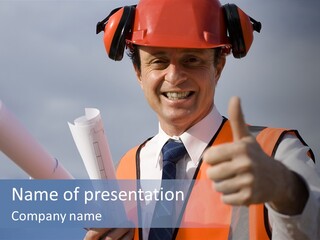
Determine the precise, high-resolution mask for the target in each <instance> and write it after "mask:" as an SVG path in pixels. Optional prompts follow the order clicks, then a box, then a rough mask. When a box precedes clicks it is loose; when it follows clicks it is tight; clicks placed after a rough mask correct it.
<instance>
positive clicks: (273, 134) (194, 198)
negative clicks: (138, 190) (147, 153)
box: [117, 120, 306, 240]
mask: <svg viewBox="0 0 320 240" xmlns="http://www.w3.org/2000/svg"><path fill="white" fill-rule="evenodd" d="M249 129H251V130H252V131H251V132H252V134H253V135H255V136H256V139H257V141H258V142H259V144H260V145H261V147H262V149H263V150H264V151H265V152H266V153H267V154H268V155H269V156H273V154H274V153H275V150H276V148H277V146H278V144H279V142H280V140H281V138H282V137H283V136H284V135H285V134H286V133H291V134H295V135H297V137H298V138H300V137H299V134H298V133H297V132H296V131H294V130H286V129H273V128H272V129H271V128H259V127H258V128H256V127H249ZM256 132H257V134H256ZM147 141H148V140H147ZM147 141H146V142H147ZM231 141H232V132H231V127H230V124H229V121H228V120H226V121H224V123H223V124H222V126H221V127H220V129H219V131H218V132H217V133H216V135H215V136H214V137H213V139H212V141H211V142H210V144H209V146H210V145H212V146H215V145H218V144H223V143H227V142H231ZM302 142H303V141H302ZM303 143H304V142H303ZM143 145H144V144H141V145H140V146H139V147H135V148H133V149H131V150H130V151H129V152H128V153H127V154H126V155H125V156H124V157H123V158H122V159H121V161H120V163H119V166H118V168H117V178H118V179H139V178H140V169H139V162H140V161H139V152H140V149H141V148H142V147H143ZM305 145H306V144H305ZM208 167H209V166H208V164H206V163H204V162H202V161H201V162H200V164H199V166H198V168H197V171H196V173H195V177H194V178H195V179H196V180H199V181H204V182H205V184H206V185H207V186H206V185H205V184H203V182H202V183H201V184H197V182H198V181H195V183H194V185H193V188H192V190H191V193H190V195H189V198H188V201H187V203H186V206H185V208H184V212H183V215H182V217H181V224H180V226H181V228H177V229H176V231H175V239H183V240H188V239H201V240H202V239H217V240H220V239H221V240H248V239H249V240H268V239H270V238H269V236H268V228H267V229H266V227H265V225H268V220H267V218H265V215H266V216H267V214H264V211H265V208H264V205H263V204H257V205H251V206H250V207H249V208H247V207H232V206H230V205H226V204H224V203H223V202H222V201H221V200H220V199H221V198H220V197H221V194H220V193H218V192H216V191H214V189H213V188H212V183H211V182H210V180H209V179H208V178H207V175H206V169H207V168H208ZM204 186H205V187H204ZM199 196H201V197H199ZM132 215H135V216H137V214H132ZM188 226H192V228H187V227H188ZM269 234H270V233H269ZM134 239H142V231H141V229H140V231H138V230H137V229H136V231H135V236H134Z"/></svg>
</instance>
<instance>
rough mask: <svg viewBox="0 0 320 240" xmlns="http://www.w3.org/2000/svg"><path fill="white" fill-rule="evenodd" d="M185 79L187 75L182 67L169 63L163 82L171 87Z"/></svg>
mask: <svg viewBox="0 0 320 240" xmlns="http://www.w3.org/2000/svg"><path fill="white" fill-rule="evenodd" d="M186 79H187V75H186V73H185V71H184V69H183V67H182V66H180V65H179V64H175V63H171V64H170V65H169V66H168V68H167V71H166V74H165V77H164V80H165V81H166V82H168V83H170V84H171V85H174V86H177V85H179V84H181V83H182V82H184V81H185V80H186Z"/></svg>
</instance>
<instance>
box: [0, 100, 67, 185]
mask: <svg viewBox="0 0 320 240" xmlns="http://www.w3.org/2000/svg"><path fill="white" fill-rule="evenodd" d="M0 150H1V151H2V152H3V153H4V154H6V155H7V156H8V157H9V158H10V159H11V160H12V161H13V162H15V163H16V164H17V165H18V166H19V167H20V168H22V169H23V170H24V171H25V172H26V173H27V174H29V176H31V177H32V178H34V179H72V178H73V177H72V175H71V174H70V173H69V172H68V171H67V170H66V169H65V168H64V167H63V166H62V165H61V164H59V161H58V160H57V159H55V158H54V157H52V156H50V155H49V154H48V153H47V152H46V150H45V149H44V148H43V147H42V146H41V145H40V144H39V143H38V142H37V141H36V140H35V139H34V138H33V137H32V136H31V134H30V133H29V132H28V131H27V130H26V128H24V127H23V126H22V124H21V123H20V122H19V121H18V119H17V118H16V117H15V116H14V115H13V114H12V113H11V112H10V111H9V110H8V109H7V108H6V107H5V105H4V104H3V102H2V101H1V100H0Z"/></svg>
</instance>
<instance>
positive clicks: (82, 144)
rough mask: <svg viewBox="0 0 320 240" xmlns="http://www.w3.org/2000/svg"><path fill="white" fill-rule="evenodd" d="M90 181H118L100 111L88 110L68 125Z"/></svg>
mask: <svg viewBox="0 0 320 240" xmlns="http://www.w3.org/2000/svg"><path fill="white" fill-rule="evenodd" d="M68 124H69V127H70V131H71V133H72V136H73V139H74V141H75V144H76V146H77V148H78V151H79V153H80V155H81V157H82V160H83V163H84V166H85V168H86V170H87V173H88V175H89V178H90V179H116V176H115V169H114V165H113V161H112V157H111V152H110V148H109V144H108V141H107V137H106V135H105V132H104V127H103V122H102V118H101V116H100V111H99V110H98V109H96V108H86V109H85V115H84V116H81V117H79V118H77V119H75V120H74V125H73V124H71V123H68Z"/></svg>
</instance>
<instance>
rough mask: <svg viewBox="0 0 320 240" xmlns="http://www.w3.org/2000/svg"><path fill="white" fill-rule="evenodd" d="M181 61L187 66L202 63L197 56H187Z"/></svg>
mask: <svg viewBox="0 0 320 240" xmlns="http://www.w3.org/2000/svg"><path fill="white" fill-rule="evenodd" d="M183 63H184V64H185V65H187V66H198V65H200V64H201V63H202V59H201V58H199V57H197V56H187V57H186V58H185V59H184V61H183Z"/></svg>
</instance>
